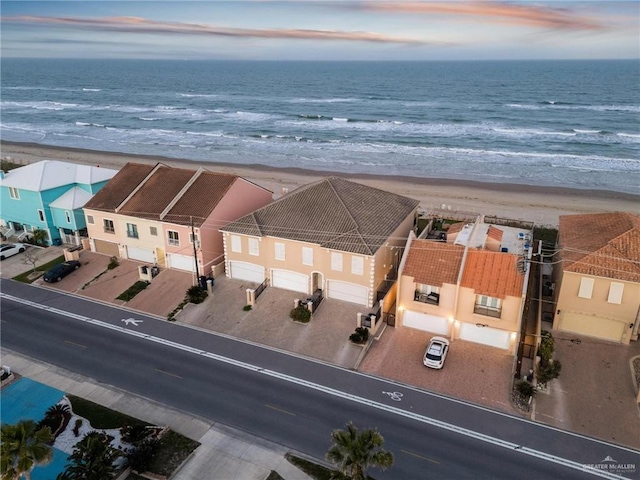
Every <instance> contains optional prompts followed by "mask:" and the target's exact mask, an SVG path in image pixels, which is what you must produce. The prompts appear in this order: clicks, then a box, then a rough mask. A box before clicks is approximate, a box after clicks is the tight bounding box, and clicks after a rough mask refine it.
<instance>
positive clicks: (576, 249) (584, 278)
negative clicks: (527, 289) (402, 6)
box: [553, 212, 640, 344]
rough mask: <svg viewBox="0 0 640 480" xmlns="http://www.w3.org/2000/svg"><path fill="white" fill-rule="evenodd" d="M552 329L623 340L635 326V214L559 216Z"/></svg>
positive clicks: (638, 288) (638, 315)
mask: <svg viewBox="0 0 640 480" xmlns="http://www.w3.org/2000/svg"><path fill="white" fill-rule="evenodd" d="M558 250H559V255H560V258H561V260H562V261H561V263H560V264H559V265H560V267H561V268H557V269H556V272H557V274H556V287H557V286H558V285H559V288H556V292H557V305H556V312H555V315H554V321H553V328H554V329H558V330H564V331H568V332H574V333H578V334H581V335H587V336H591V337H595V338H599V339H603V340H609V341H612V342H618V343H622V344H628V343H629V341H630V340H637V338H638V329H639V327H640V216H638V215H633V214H631V213H626V212H612V213H598V214H586V215H564V216H561V217H560V225H559V231H558Z"/></svg>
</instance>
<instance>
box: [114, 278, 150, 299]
mask: <svg viewBox="0 0 640 480" xmlns="http://www.w3.org/2000/svg"><path fill="white" fill-rule="evenodd" d="M148 286H149V282H147V281H146V280H138V281H137V282H136V283H134V284H133V285H131V286H130V287H129V288H127V289H126V290H125V291H124V292H122V293H121V294H120V295H118V296H117V297H116V298H117V299H118V300H124V301H125V302H128V301H129V300H131V299H132V298H133V297H135V296H136V295H137V294H139V293H140V292H141V291H142V290H144V289H145V288H147V287H148Z"/></svg>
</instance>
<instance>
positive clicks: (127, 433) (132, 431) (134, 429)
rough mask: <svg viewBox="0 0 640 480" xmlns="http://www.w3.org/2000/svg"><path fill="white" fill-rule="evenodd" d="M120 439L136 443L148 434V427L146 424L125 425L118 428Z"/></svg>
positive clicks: (132, 443)
mask: <svg viewBox="0 0 640 480" xmlns="http://www.w3.org/2000/svg"><path fill="white" fill-rule="evenodd" d="M120 436H121V438H122V441H124V442H127V443H130V444H131V445H137V444H139V443H141V442H142V441H144V440H145V439H146V438H147V437H148V436H149V429H148V428H147V426H146V425H125V426H124V427H122V428H121V429H120Z"/></svg>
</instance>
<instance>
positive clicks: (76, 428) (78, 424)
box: [73, 418, 82, 437]
mask: <svg viewBox="0 0 640 480" xmlns="http://www.w3.org/2000/svg"><path fill="white" fill-rule="evenodd" d="M81 426H82V419H81V418H76V424H75V425H74V427H73V434H74V435H75V436H76V437H79V436H80V427H81Z"/></svg>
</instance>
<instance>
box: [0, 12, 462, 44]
mask: <svg viewBox="0 0 640 480" xmlns="http://www.w3.org/2000/svg"><path fill="white" fill-rule="evenodd" d="M1 20H2V22H7V23H27V24H36V25H60V26H67V27H70V28H83V29H100V30H108V31H118V32H127V33H159V34H182V35H203V36H226V37H245V38H285V39H301V40H343V41H357V42H376V43H399V44H415V45H450V44H447V43H444V42H428V41H425V40H421V39H416V38H408V37H398V36H391V35H384V34H380V33H375V32H358V31H355V32H349V31H338V30H303V29H250V28H231V27H222V26H215V25H205V24H196V23H181V22H156V21H153V20H147V19H145V18H139V17H106V18H76V17H40V16H32V15H16V16H7V17H2V18H1Z"/></svg>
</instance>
